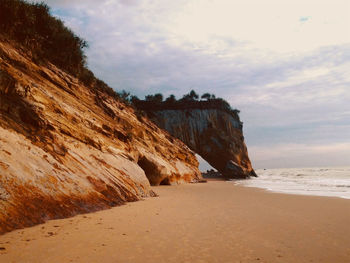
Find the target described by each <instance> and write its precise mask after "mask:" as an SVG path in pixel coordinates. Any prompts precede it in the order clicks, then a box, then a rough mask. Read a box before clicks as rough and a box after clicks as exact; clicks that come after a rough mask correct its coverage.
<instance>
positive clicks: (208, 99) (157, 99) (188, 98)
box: [132, 90, 239, 120]
mask: <svg viewBox="0 0 350 263" xmlns="http://www.w3.org/2000/svg"><path fill="white" fill-rule="evenodd" d="M200 98H201V99H202V100H198V99H199V95H198V94H197V93H196V92H195V91H194V90H191V91H190V92H189V93H188V94H185V95H184V96H183V97H182V98H181V99H179V100H176V98H175V96H174V95H170V96H169V97H168V98H167V99H166V100H165V101H163V95H162V94H159V93H158V94H155V95H147V96H145V100H139V99H137V100H134V101H132V103H133V105H134V107H135V108H137V109H138V110H140V111H146V112H147V111H148V112H151V111H157V110H186V109H219V110H223V111H226V112H229V113H230V114H232V115H233V116H234V117H235V118H236V119H237V120H239V115H238V114H239V110H237V109H232V108H231V106H230V104H229V103H228V102H227V101H226V100H224V99H222V98H216V96H215V95H214V94H209V93H204V94H203V95H202V96H201V97H200Z"/></svg>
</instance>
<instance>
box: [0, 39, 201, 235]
mask: <svg viewBox="0 0 350 263" xmlns="http://www.w3.org/2000/svg"><path fill="white" fill-rule="evenodd" d="M0 175H1V176H0V233H4V232H6V231H10V230H12V229H16V228H21V227H25V226H31V225H34V224H38V223H41V222H44V221H46V220H48V219H54V218H63V217H68V216H72V215H75V214H78V213H85V212H90V211H95V210H99V209H105V208H109V207H111V206H115V205H121V204H123V203H124V202H128V201H136V200H139V199H141V198H143V197H147V196H154V195H155V193H154V192H153V191H152V190H151V188H150V184H152V185H159V184H177V183H181V182H191V181H196V180H198V179H200V178H201V174H200V172H199V170H198V161H197V159H196V157H195V155H194V153H193V152H192V151H191V150H190V149H189V148H188V147H187V146H186V145H184V144H183V143H182V142H181V141H180V140H177V139H175V138H173V137H171V136H170V135H169V134H168V133H166V132H165V131H163V130H161V129H160V128H158V127H157V126H156V125H155V124H153V123H152V122H151V121H149V120H148V119H147V118H144V117H140V116H136V115H135V113H134V110H133V109H132V108H131V107H129V106H127V105H126V104H124V103H122V102H121V101H118V100H116V99H115V98H113V97H112V96H110V95H108V94H107V93H104V92H101V91H100V90H98V89H93V88H92V87H88V86H85V85H83V84H82V83H81V82H80V81H79V80H78V79H77V78H75V77H73V76H72V75H69V74H67V73H66V72H64V71H62V70H61V69H59V68H57V67H56V66H54V65H53V64H50V63H47V64H45V65H43V64H41V65H39V64H37V63H34V62H33V60H32V58H31V56H30V54H27V53H26V52H24V51H23V50H20V49H18V48H14V46H13V45H12V44H11V43H9V42H6V41H0Z"/></svg>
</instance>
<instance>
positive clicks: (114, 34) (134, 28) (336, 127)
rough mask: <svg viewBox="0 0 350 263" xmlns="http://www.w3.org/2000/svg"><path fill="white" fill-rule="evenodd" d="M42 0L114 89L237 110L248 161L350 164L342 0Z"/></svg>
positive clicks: (349, 13) (348, 42)
mask: <svg viewBox="0 0 350 263" xmlns="http://www.w3.org/2000/svg"><path fill="white" fill-rule="evenodd" d="M44 2H46V3H47V4H48V5H49V6H50V7H51V11H52V14H53V15H55V16H57V17H59V18H60V19H62V20H63V21H64V22H65V24H66V25H67V26H68V27H70V28H72V29H73V31H74V32H75V33H77V34H78V35H79V36H81V37H83V38H84V39H86V40H87V41H88V42H89V48H88V49H87V50H86V54H87V57H88V65H89V68H90V69H91V70H92V71H93V72H94V73H95V75H96V76H97V77H99V78H101V79H102V80H104V81H105V82H107V83H108V84H109V85H110V86H111V87H113V88H115V89H116V90H118V91H120V90H123V89H124V90H128V91H130V92H131V93H133V94H135V95H137V96H139V97H140V98H143V97H144V96H145V95H147V94H154V93H159V92H160V93H163V94H164V96H165V97H167V96H169V95H170V94H175V95H176V96H177V98H180V97H182V95H183V94H185V93H188V92H189V91H190V90H192V89H194V90H195V91H196V92H197V93H199V94H203V93H205V92H209V93H214V94H216V96H218V97H222V98H224V99H225V100H227V101H228V102H229V103H230V104H231V106H232V107H233V108H237V109H239V110H240V111H241V113H240V117H241V120H242V121H243V122H244V127H243V129H244V137H245V141H246V144H247V146H248V151H249V156H250V159H251V161H252V164H253V167H254V168H289V167H316V166H350V103H349V102H350V1H348V0H176V1H174V0H162V1H160V0H158V1H156V0H143V1H138V0H99V1H94V0H46V1H44Z"/></svg>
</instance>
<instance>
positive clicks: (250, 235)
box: [0, 181, 350, 263]
mask: <svg viewBox="0 0 350 263" xmlns="http://www.w3.org/2000/svg"><path fill="white" fill-rule="evenodd" d="M153 189H154V190H155V191H156V192H157V193H158V194H159V197H156V198H148V199H146V200H144V201H139V202H134V203H128V204H126V205H124V206H121V207H115V208H113V209H109V210H105V211H100V212H97V213H91V214H85V215H78V216H76V217H73V218H68V219H61V220H52V221H49V222H47V223H46V224H42V225H38V226H35V227H32V228H27V229H21V230H16V231H13V232H10V233H7V234H5V235H2V236H0V262H6V263H9V262H35V263H39V262H45V263H46V262H50V263H54V262H60V263H62V262H84V263H86V262H107V263H108V262H113V263H115V262H293V263H294V262H332V263H333V262H350V200H346V199H340V198H328V197H312V196H298V195H287V194H276V193H270V192H266V191H264V190H260V189H255V188H247V187H242V186H236V185H234V184H233V183H231V182H224V181H209V182H208V183H206V184H187V185H179V186H160V187H154V188H153Z"/></svg>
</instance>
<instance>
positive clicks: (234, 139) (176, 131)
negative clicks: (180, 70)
mask: <svg viewBox="0 0 350 263" xmlns="http://www.w3.org/2000/svg"><path fill="white" fill-rule="evenodd" d="M185 105H186V104H185V103H181V104H180V106H181V107H179V106H176V107H168V109H167V108H166V107H165V109H163V110H161V109H160V108H159V107H158V108H157V109H152V110H147V114H148V116H149V117H150V118H151V119H152V120H153V121H154V122H155V123H156V124H157V125H158V126H159V127H161V128H163V129H165V130H167V131H168V132H169V133H170V134H171V135H173V136H175V137H176V138H178V139H180V140H181V141H183V142H184V143H185V144H186V145H187V146H189V147H190V148H191V149H192V150H193V151H195V152H196V153H198V154H199V155H201V156H202V157H203V158H204V159H205V160H206V161H207V162H208V163H209V164H210V165H211V166H213V167H214V168H216V169H217V170H218V171H219V172H220V173H221V174H223V175H224V176H225V177H226V178H249V177H250V176H256V174H255V172H254V170H253V168H252V165H251V162H250V160H249V157H248V151H247V147H246V145H245V142H244V137H243V132H242V122H241V121H240V119H239V117H238V114H237V111H235V110H228V109H226V108H223V107H218V106H220V105H213V104H211V103H210V102H206V101H204V102H203V101H199V102H191V103H189V106H190V107H188V108H187V109H186V107H185ZM196 105H197V106H196ZM144 109H146V107H145V108H144Z"/></svg>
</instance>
